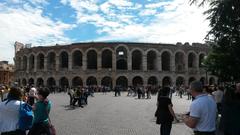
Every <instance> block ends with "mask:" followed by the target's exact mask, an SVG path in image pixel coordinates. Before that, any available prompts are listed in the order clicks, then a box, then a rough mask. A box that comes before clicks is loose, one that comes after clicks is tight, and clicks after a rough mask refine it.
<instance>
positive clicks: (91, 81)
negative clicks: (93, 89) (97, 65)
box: [87, 76, 97, 86]
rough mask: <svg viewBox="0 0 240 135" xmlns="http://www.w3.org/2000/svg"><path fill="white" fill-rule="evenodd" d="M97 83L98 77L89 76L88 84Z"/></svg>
mask: <svg viewBox="0 0 240 135" xmlns="http://www.w3.org/2000/svg"><path fill="white" fill-rule="evenodd" d="M93 85H97V79H96V78H95V77H93V76H90V77H88V78H87V86H93Z"/></svg>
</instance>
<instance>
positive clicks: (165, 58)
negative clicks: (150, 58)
mask: <svg viewBox="0 0 240 135" xmlns="http://www.w3.org/2000/svg"><path fill="white" fill-rule="evenodd" d="M161 58H162V70H163V71H170V60H171V59H170V53H169V52H167V51H165V52H163V53H162V57H161Z"/></svg>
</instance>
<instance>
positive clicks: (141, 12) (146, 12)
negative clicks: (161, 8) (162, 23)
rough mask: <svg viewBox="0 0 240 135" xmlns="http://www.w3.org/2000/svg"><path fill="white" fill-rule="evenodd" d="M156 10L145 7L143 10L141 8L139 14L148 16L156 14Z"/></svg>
mask: <svg viewBox="0 0 240 135" xmlns="http://www.w3.org/2000/svg"><path fill="white" fill-rule="evenodd" d="M156 12H157V10H154V9H145V10H141V11H140V13H139V15H141V16H148V15H154V14H156Z"/></svg>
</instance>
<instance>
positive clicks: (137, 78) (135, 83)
mask: <svg viewBox="0 0 240 135" xmlns="http://www.w3.org/2000/svg"><path fill="white" fill-rule="evenodd" d="M132 84H133V86H138V85H140V86H143V79H142V77H141V76H135V77H134V78H133V79H132Z"/></svg>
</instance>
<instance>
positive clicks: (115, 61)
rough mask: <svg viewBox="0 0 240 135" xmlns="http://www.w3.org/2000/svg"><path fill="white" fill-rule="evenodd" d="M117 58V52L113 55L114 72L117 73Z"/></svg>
mask: <svg viewBox="0 0 240 135" xmlns="http://www.w3.org/2000/svg"><path fill="white" fill-rule="evenodd" d="M116 67H117V58H116V52H113V54H112V70H113V71H116V70H117V68H116Z"/></svg>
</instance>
